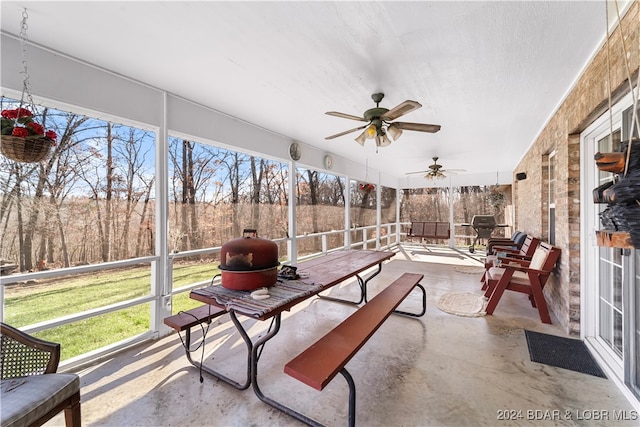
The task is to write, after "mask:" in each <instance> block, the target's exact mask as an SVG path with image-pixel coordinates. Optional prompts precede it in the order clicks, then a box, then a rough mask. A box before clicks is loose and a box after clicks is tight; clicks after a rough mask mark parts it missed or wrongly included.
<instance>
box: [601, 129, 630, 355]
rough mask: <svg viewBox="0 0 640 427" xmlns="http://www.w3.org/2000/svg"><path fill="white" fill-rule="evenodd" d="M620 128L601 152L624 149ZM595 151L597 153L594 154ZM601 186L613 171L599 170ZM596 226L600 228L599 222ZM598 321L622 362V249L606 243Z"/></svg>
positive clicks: (603, 142) (603, 337) (604, 140)
mask: <svg viewBox="0 0 640 427" xmlns="http://www.w3.org/2000/svg"><path fill="white" fill-rule="evenodd" d="M620 136H621V133H620V130H619V129H618V130H615V131H614V132H613V135H606V136H604V137H602V138H600V139H599V140H598V141H597V143H596V149H597V151H599V152H601V153H610V152H613V151H618V150H619V149H620ZM594 154H595V153H594ZM596 176H597V185H598V186H599V185H603V184H606V183H607V182H610V181H612V180H613V174H612V173H611V172H602V171H597V174H596ZM596 207H597V210H598V213H601V212H603V211H604V210H605V209H606V207H607V206H606V205H603V204H597V205H596ZM596 228H600V227H599V225H598V224H596ZM597 263H598V276H597V277H598V284H597V287H598V307H597V308H598V323H597V336H598V337H599V338H600V339H601V340H602V341H603V342H604V343H605V345H606V346H607V347H608V348H609V349H610V350H611V351H612V353H613V354H614V355H615V357H616V358H618V359H619V360H620V361H622V345H623V342H622V341H623V340H622V325H623V317H624V312H623V307H622V277H623V273H624V272H623V263H622V250H621V249H618V248H609V247H605V246H599V247H598V261H597Z"/></svg>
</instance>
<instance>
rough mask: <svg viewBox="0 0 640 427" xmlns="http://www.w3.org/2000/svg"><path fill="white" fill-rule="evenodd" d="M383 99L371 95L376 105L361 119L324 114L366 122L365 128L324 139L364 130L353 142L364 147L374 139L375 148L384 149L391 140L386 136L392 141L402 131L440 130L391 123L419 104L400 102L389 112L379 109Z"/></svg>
mask: <svg viewBox="0 0 640 427" xmlns="http://www.w3.org/2000/svg"><path fill="white" fill-rule="evenodd" d="M383 98H384V93H374V94H373V95H371V99H373V101H374V102H375V103H376V106H375V108H370V109H368V110H367V111H365V112H364V114H363V115H362V117H358V116H354V115H353V114H346V113H340V112H337V111H327V112H326V114H327V115H330V116H336V117H342V118H343V119H350V120H357V121H360V122H368V124H367V125H365V126H360V127H357V128H354V129H350V130H347V131H344V132H340V133H337V134H335V135H331V136H328V137H326V138H325V139H333V138H337V137H339V136H343V135H346V134H349V133H351V132H355V131H357V130H361V129H364V131H363V132H362V133H361V134H360V135H358V136H357V137H356V138H355V141H356V142H357V143H358V144H360V145H362V146H364V143H365V142H366V140H367V139H375V141H376V147H386V146H388V145H390V144H391V139H389V137H388V136H387V135H390V136H391V138H392V139H393V140H394V141H397V140H398V138H400V136H401V135H402V130H413V131H418V132H429V133H435V132H438V131H439V130H440V125H429V124H426V123H407V122H393V123H391V122H392V121H393V120H395V119H397V118H399V117H402V116H403V115H405V114H407V113H410V112H411V111H413V110H417V109H418V108H420V107H422V105H421V104H420V103H419V102H416V101H411V100H406V101H404V102H401V103H400V104H398V105H397V106H395V107H394V108H392V109H391V110H389V109H387V108H383V107H380V101H382V99H383Z"/></svg>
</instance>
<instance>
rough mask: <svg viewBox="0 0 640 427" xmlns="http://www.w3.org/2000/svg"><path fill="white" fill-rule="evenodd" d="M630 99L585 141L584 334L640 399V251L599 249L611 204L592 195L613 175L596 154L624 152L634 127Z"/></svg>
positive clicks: (586, 134)
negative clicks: (602, 217)
mask: <svg viewBox="0 0 640 427" xmlns="http://www.w3.org/2000/svg"><path fill="white" fill-rule="evenodd" d="M631 98H632V97H631V95H627V96H626V97H624V98H623V99H622V100H621V101H620V102H619V103H618V104H616V105H614V106H613V108H612V111H611V113H609V112H607V113H605V114H604V115H603V116H601V117H600V118H599V119H597V120H596V121H595V122H594V123H593V124H592V125H591V126H590V127H589V128H588V129H586V130H585V131H584V132H583V134H582V137H581V143H582V151H581V164H580V167H581V175H582V181H581V182H582V191H581V202H582V204H581V220H582V229H581V239H580V240H581V241H580V243H581V245H580V248H581V251H580V252H581V260H580V261H581V262H580V264H581V267H580V282H581V288H580V289H581V291H580V296H581V315H580V319H581V335H582V338H583V339H584V341H585V343H586V344H587V346H588V347H589V348H590V350H592V353H594V355H596V358H597V359H598V362H599V363H600V364H601V365H603V366H606V368H607V372H608V373H609V374H611V375H612V380H614V381H615V382H616V383H617V384H618V385H619V387H620V388H621V390H623V392H624V393H625V394H626V395H627V396H628V397H630V396H634V398H635V399H636V400H638V399H640V249H628V248H614V247H607V246H599V245H598V242H597V235H596V231H597V230H600V229H603V228H605V227H602V226H601V223H600V214H601V213H602V212H603V211H604V210H605V209H606V208H607V204H604V203H602V204H601V203H594V200H593V199H594V196H593V190H594V189H595V188H597V187H599V186H601V185H604V184H606V183H608V182H611V181H612V180H613V179H614V174H612V173H610V172H602V171H600V170H599V169H598V168H597V165H596V162H595V160H594V155H595V154H596V153H597V152H602V153H608V152H613V151H620V148H621V141H625V140H628V139H629V136H630V135H631V134H632V132H633V133H636V132H637V129H636V128H635V127H632V126H631V121H632V120H633V118H632V117H633V116H634V115H633V114H632V112H633V109H632V108H631V105H632V100H631Z"/></svg>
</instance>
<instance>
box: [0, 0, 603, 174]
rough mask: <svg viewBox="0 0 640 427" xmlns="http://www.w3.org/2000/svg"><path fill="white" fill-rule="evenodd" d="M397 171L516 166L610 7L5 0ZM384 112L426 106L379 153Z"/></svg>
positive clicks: (84, 50) (206, 94)
mask: <svg viewBox="0 0 640 427" xmlns="http://www.w3.org/2000/svg"><path fill="white" fill-rule="evenodd" d="M24 7H26V8H27V10H28V13H29V19H28V24H29V28H28V37H29V39H30V40H31V41H33V42H35V43H38V44H41V45H43V46H46V47H49V48H52V49H54V50H57V51H60V52H63V53H65V54H67V55H70V56H73V57H76V58H79V59H82V60H84V61H87V62H89V63H92V64H95V65H97V66H100V67H103V68H105V69H108V70H112V71H114V72H116V73H118V74H122V75H125V76H128V77H131V78H133V79H135V80H139V81H141V82H144V83H147V84H149V85H152V86H155V87H157V88H161V89H164V90H167V91H168V92H171V93H174V94H177V95H180V96H183V97H185V98H187V99H191V100H193V101H196V102H198V103H201V104H204V105H207V106H210V107H212V108H214V109H216V110H219V111H221V112H224V113H226V114H229V115H232V116H235V117H238V118H240V119H243V120H245V121H248V122H251V123H254V124H256V125H259V126H261V127H264V128H266V129H269V130H272V131H274V132H276V133H279V134H282V135H285V136H287V137H290V138H293V139H297V140H299V141H302V142H303V143H306V144H310V145H314V146H317V147H320V148H321V149H322V150H326V151H328V152H332V153H335V154H336V155H340V156H344V157H347V158H351V159H360V160H361V161H362V162H363V163H364V159H367V160H368V164H369V167H372V168H375V169H378V170H383V171H385V172H386V173H388V174H392V175H396V176H398V177H402V176H404V174H405V173H406V172H410V171H415V170H422V169H426V166H427V165H428V164H429V163H431V158H432V157H433V156H439V157H440V162H439V163H441V164H443V165H444V167H445V168H453V169H466V170H467V171H468V172H469V173H487V172H493V173H495V172H496V171H498V170H500V171H512V170H513V169H514V168H515V166H516V164H517V163H518V162H519V160H520V159H521V158H522V156H523V154H524V153H525V152H526V150H527V149H528V147H529V146H530V145H531V143H532V142H533V140H534V139H535V138H536V136H537V134H538V133H539V131H540V130H541V129H542V127H543V126H544V124H545V123H546V121H547V120H548V118H549V117H550V116H551V114H552V112H553V111H554V110H555V109H556V107H557V106H558V105H559V103H560V102H561V101H562V99H563V97H564V96H565V94H566V93H567V91H568V90H569V89H570V88H571V86H572V84H573V82H574V81H575V80H576V78H577V76H578V75H579V73H580V72H581V71H582V69H583V68H584V66H585V65H586V64H587V63H588V61H589V60H590V58H591V56H592V55H593V54H594V52H595V51H596V49H597V48H598V46H600V45H601V43H602V41H603V40H604V36H605V32H606V28H605V5H604V2H603V1H566V2H565V1H512V2H506V1H494V2H487V1H470V2H462V1H443V2H430V1H412V2H398V1H377V2H342V1H340V2H313V1H311V2H289V1H288V2H271V1H261V2H240V1H230V2H213V1H193V2H192V1H190V2H130V1H127V2H112V1H107V2H94V1H83V2H77V1H73V2H54V1H46V2H28V1H5V0H3V1H2V2H1V13H2V21H1V28H2V31H3V32H7V33H11V34H18V33H19V24H20V20H21V14H22V9H23V8H24ZM375 92H384V93H385V98H384V100H383V101H382V103H381V106H384V107H387V108H391V107H393V106H395V105H396V104H398V103H400V102H402V101H404V100H406V99H411V100H415V101H418V102H420V103H421V104H422V105H423V107H422V108H421V109H419V110H416V111H414V112H411V113H409V114H407V115H406V116H404V117H403V118H402V119H401V120H402V121H409V122H423V123H433V124H440V125H442V130H441V131H440V132H438V133H436V134H427V133H419V132H410V131H405V132H404V134H403V135H402V137H401V138H400V139H399V140H398V141H395V142H394V143H393V144H392V145H391V146H389V147H385V148H381V149H380V150H379V152H378V153H377V154H376V149H375V147H374V146H373V143H372V142H368V143H367V145H366V146H365V147H364V148H363V147H361V146H360V145H358V144H357V143H356V142H355V141H353V138H355V137H356V136H357V135H358V133H357V132H356V133H353V134H349V135H346V136H343V137H340V138H337V139H334V140H331V141H326V140H325V139H324V137H326V136H328V135H332V134H335V133H338V132H341V131H344V130H347V129H351V128H355V127H357V126H359V125H361V124H363V123H360V122H356V121H352V120H348V119H343V118H338V117H332V116H327V115H325V114H324V113H325V112H326V111H340V112H344V113H348V114H353V115H358V116H361V115H362V113H363V112H364V111H365V110H366V109H368V108H371V107H373V106H374V103H373V101H372V100H371V94H372V93H375Z"/></svg>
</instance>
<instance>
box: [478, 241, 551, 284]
mask: <svg viewBox="0 0 640 427" xmlns="http://www.w3.org/2000/svg"><path fill="white" fill-rule="evenodd" d="M524 236H525V239H524V242H523V243H522V245H520V249H518V250H515V249H511V248H509V247H503V246H494V249H495V250H496V252H495V253H494V254H493V255H487V257H486V258H485V261H484V268H485V271H484V274H483V275H482V277H481V278H480V282H482V289H486V288H487V285H486V283H485V282H486V278H487V271H488V270H489V269H490V268H491V267H499V266H500V264H502V263H507V264H508V263H510V262H513V260H514V259H519V260H524V261H530V260H531V257H533V254H534V253H535V251H536V249H537V248H538V244H539V243H540V239H538V238H537V237H533V236H530V235H528V234H525V235H524Z"/></svg>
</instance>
